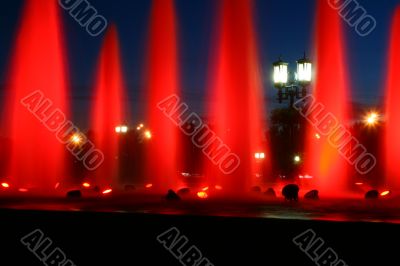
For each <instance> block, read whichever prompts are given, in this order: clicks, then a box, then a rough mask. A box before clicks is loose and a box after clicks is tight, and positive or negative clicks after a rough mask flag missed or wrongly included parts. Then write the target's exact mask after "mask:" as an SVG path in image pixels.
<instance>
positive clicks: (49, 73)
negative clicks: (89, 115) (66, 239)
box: [2, 0, 69, 192]
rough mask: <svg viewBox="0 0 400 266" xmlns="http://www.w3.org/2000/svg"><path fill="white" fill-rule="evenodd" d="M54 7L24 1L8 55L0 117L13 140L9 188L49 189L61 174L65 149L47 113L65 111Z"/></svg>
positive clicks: (59, 33)
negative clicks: (4, 100) (6, 80)
mask: <svg viewBox="0 0 400 266" xmlns="http://www.w3.org/2000/svg"><path fill="white" fill-rule="evenodd" d="M58 8H59V7H58V3H57V1H35V0H27V1H26V3H25V8H24V11H23V14H22V17H21V23H20V28H19V31H18V35H17V38H16V43H15V49H14V52H13V54H12V63H11V68H10V71H11V72H10V75H9V77H10V78H9V80H8V84H7V88H8V92H7V96H6V105H5V108H6V109H5V110H4V114H5V116H4V117H3V118H2V119H3V122H4V124H5V126H6V130H7V134H8V136H9V137H10V139H11V142H12V143H11V155H10V161H9V163H8V165H9V166H8V175H7V177H6V178H7V179H8V181H9V183H10V188H19V189H22V190H23V191H27V190H28V189H29V188H33V187H34V188H41V189H43V192H45V191H46V192H49V191H54V186H55V184H57V183H58V182H60V181H62V180H63V179H64V178H65V177H66V168H65V153H66V149H65V146H63V145H62V144H61V143H60V142H59V141H58V140H57V138H56V136H55V133H54V129H55V128H56V126H57V123H55V124H54V123H53V122H54V120H53V119H54V118H55V117H54V116H52V114H53V112H54V111H55V109H57V108H58V109H59V110H60V111H61V112H62V113H63V114H64V115H65V117H68V114H69V112H68V107H67V106H68V103H67V100H66V99H67V98H68V97H67V87H68V86H67V81H66V80H67V79H66V76H65V73H66V71H65V70H66V68H65V67H66V60H65V53H64V51H65V50H64V40H63V33H62V30H61V29H62V27H61V20H60V14H59V9H58ZM35 91H37V93H36V94H34V92H35ZM39 91H40V92H39ZM29 95H30V96H32V97H27V96H29ZM22 99H25V101H23V102H21V100H22ZM42 122H43V123H42ZM52 123H53V124H52Z"/></svg>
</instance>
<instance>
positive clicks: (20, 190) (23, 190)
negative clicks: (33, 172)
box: [18, 188, 28, 193]
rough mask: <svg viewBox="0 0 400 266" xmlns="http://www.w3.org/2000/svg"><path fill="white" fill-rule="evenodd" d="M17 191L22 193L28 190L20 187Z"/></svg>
mask: <svg viewBox="0 0 400 266" xmlns="http://www.w3.org/2000/svg"><path fill="white" fill-rule="evenodd" d="M18 191H19V192H22V193H25V192H28V190H27V189H26V188H20V189H18Z"/></svg>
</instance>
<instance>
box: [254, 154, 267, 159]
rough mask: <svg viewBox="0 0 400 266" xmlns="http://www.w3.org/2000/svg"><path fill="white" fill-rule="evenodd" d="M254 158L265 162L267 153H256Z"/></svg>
mask: <svg viewBox="0 0 400 266" xmlns="http://www.w3.org/2000/svg"><path fill="white" fill-rule="evenodd" d="M254 158H255V159H257V160H263V159H265V153H264V152H256V153H254Z"/></svg>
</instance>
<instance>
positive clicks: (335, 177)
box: [305, 1, 350, 196]
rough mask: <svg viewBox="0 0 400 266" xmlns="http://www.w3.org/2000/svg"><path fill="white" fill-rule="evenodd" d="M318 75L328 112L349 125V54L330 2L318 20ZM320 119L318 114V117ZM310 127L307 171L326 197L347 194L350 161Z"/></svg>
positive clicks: (321, 4)
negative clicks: (317, 135)
mask: <svg viewBox="0 0 400 266" xmlns="http://www.w3.org/2000/svg"><path fill="white" fill-rule="evenodd" d="M315 44H316V46H315V49H316V57H315V59H316V75H315V86H314V96H315V98H316V102H319V103H322V104H323V105H324V107H325V110H326V112H328V113H329V112H331V113H332V114H333V115H334V117H336V119H337V120H338V123H339V124H342V125H344V126H346V125H347V122H348V117H349V108H348V102H349V101H350V99H349V95H348V90H349V87H348V80H347V76H346V73H347V69H346V60H345V58H346V54H345V47H344V37H343V32H342V19H341V18H340V16H339V14H338V12H337V11H336V10H334V9H332V8H331V7H330V6H329V5H328V2H326V1H318V4H317V19H316V37H315ZM315 116H316V117H318V114H315ZM316 133H317V132H316V129H315V128H312V127H311V126H310V128H309V130H308V134H307V136H309V137H308V138H307V152H306V158H305V170H307V171H308V173H307V174H310V175H312V176H314V178H315V180H316V183H317V189H319V190H321V191H323V193H324V194H325V195H330V196H335V195H338V194H340V193H342V192H344V190H345V188H346V183H347V181H348V169H349V168H348V167H349V164H348V162H347V161H346V160H345V159H343V158H342V156H341V155H340V154H339V151H338V149H337V148H335V147H333V146H332V145H331V144H330V143H329V142H328V140H327V139H326V138H321V139H317V138H316V137H315V134H316Z"/></svg>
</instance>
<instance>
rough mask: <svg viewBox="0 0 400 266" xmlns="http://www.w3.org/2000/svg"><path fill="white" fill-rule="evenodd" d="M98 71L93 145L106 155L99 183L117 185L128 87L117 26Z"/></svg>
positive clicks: (110, 33)
mask: <svg viewBox="0 0 400 266" xmlns="http://www.w3.org/2000/svg"><path fill="white" fill-rule="evenodd" d="M98 64H99V66H98V71H97V82H96V88H95V92H94V103H93V109H92V110H93V111H92V119H91V122H92V126H91V129H92V130H93V142H94V144H95V146H96V148H97V149H99V150H100V151H102V152H103V154H104V162H103V163H102V165H101V166H100V167H99V168H98V169H96V171H95V173H94V176H95V179H96V182H97V184H100V185H103V186H105V185H116V184H117V181H118V173H119V171H118V169H119V161H118V155H119V154H118V150H119V147H118V146H119V141H120V138H121V137H123V136H122V134H125V133H127V132H116V128H117V127H121V126H126V121H125V120H124V119H125V106H124V99H125V84H124V80H123V75H122V68H121V61H120V47H119V40H118V32H117V29H116V27H115V26H114V25H113V26H111V27H110V28H109V29H108V31H107V33H106V36H105V39H104V41H103V46H102V48H101V52H100V57H99V62H98Z"/></svg>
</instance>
